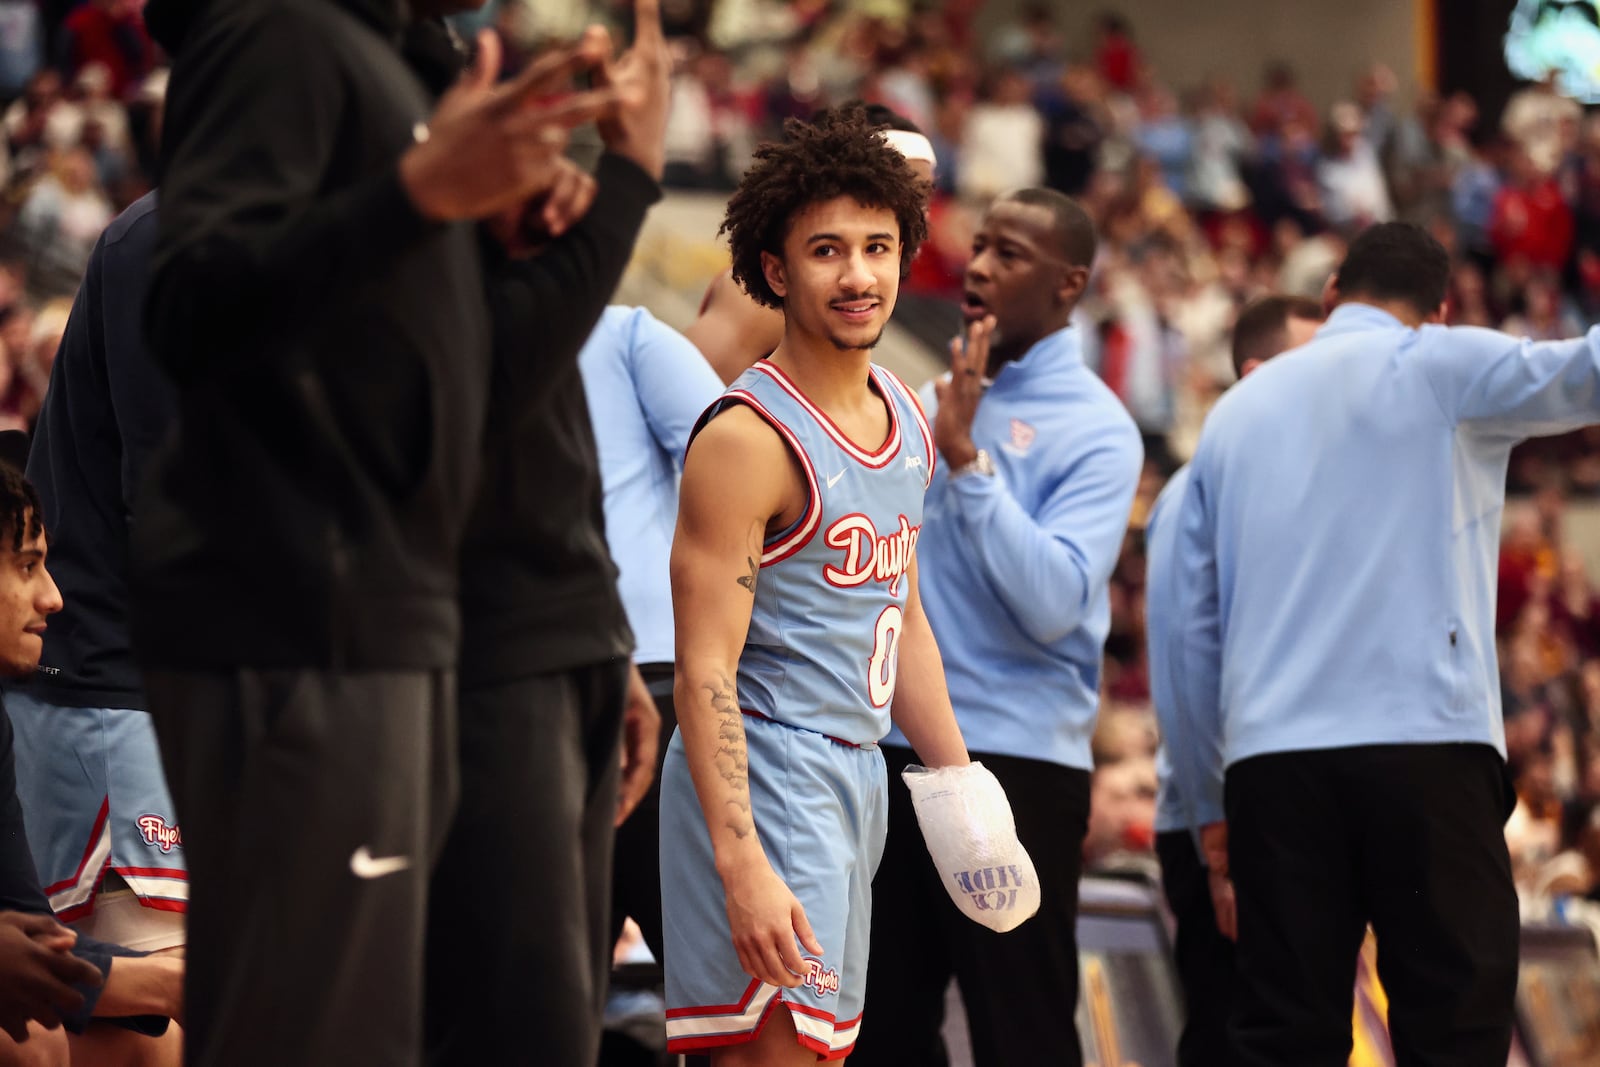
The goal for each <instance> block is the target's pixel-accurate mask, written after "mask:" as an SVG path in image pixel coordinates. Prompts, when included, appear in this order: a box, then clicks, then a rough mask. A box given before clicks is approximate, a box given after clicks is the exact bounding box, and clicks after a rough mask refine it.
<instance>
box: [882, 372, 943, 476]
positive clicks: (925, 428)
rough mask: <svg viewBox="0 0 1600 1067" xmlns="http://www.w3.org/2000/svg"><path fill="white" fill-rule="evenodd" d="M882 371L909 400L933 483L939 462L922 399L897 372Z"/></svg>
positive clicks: (937, 451)
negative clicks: (920, 433)
mask: <svg viewBox="0 0 1600 1067" xmlns="http://www.w3.org/2000/svg"><path fill="white" fill-rule="evenodd" d="M883 373H884V375H885V376H887V377H888V379H889V381H890V382H891V383H893V385H894V386H895V388H897V389H899V390H900V395H901V396H903V397H905V398H906V399H907V400H908V401H910V402H911V414H912V415H914V416H916V419H917V429H919V430H921V431H922V446H923V448H925V449H926V450H927V453H928V477H927V481H928V484H930V485H931V484H932V483H933V468H934V465H935V464H937V463H938V462H939V450H938V449H936V448H934V447H933V429H932V427H930V426H929V425H928V413H927V412H926V411H923V410H922V401H921V400H919V399H917V394H916V393H913V392H912V391H911V390H910V388H909V387H907V385H906V383H905V382H903V381H901V380H900V376H899V375H898V374H896V373H895V372H894V371H892V370H886V371H884V372H883Z"/></svg>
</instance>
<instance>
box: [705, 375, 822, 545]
mask: <svg viewBox="0 0 1600 1067" xmlns="http://www.w3.org/2000/svg"><path fill="white" fill-rule="evenodd" d="M723 400H734V401H737V402H738V403H741V404H748V405H749V406H750V410H752V411H754V412H755V413H756V414H757V415H760V416H761V418H762V419H763V420H765V421H766V423H767V425H769V426H771V427H772V428H773V429H774V430H777V431H778V436H780V437H782V438H783V440H784V442H785V443H786V444H787V445H788V446H789V451H790V452H793V453H794V456H795V458H796V459H797V460H799V461H800V468H801V469H802V470H803V471H804V472H805V476H806V487H807V492H806V510H805V512H804V513H803V514H802V515H801V516H800V521H799V523H798V524H797V525H796V526H795V528H794V529H793V530H792V531H791V532H790V533H788V534H786V535H785V536H783V537H782V538H780V539H778V540H777V541H774V542H773V543H772V544H770V545H764V546H763V547H762V552H761V565H762V566H763V567H770V566H771V565H772V564H774V563H782V562H783V561H784V560H786V559H788V558H789V557H790V556H792V555H794V554H795V553H796V552H798V551H800V550H801V549H802V548H804V547H806V545H808V544H809V543H810V542H811V538H812V537H813V536H815V534H816V532H817V529H818V528H819V527H820V526H821V525H822V486H821V485H820V484H818V482H817V471H816V468H815V467H813V466H812V465H811V457H810V456H808V455H806V450H805V449H804V448H803V447H801V445H800V439H799V438H798V437H796V436H795V435H794V431H793V430H791V429H789V427H787V426H785V425H784V424H783V420H782V419H779V418H778V416H776V415H774V414H773V413H772V412H770V411H768V410H767V409H766V406H765V405H763V404H762V403H761V401H759V400H757V399H756V398H755V396H754V395H753V394H751V393H748V392H746V391H745V390H743V389H730V390H728V392H727V393H725V394H723Z"/></svg>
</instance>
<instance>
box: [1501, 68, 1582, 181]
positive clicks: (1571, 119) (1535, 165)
mask: <svg viewBox="0 0 1600 1067" xmlns="http://www.w3.org/2000/svg"><path fill="white" fill-rule="evenodd" d="M1582 113H1583V109H1582V108H1581V107H1579V105H1578V102H1577V101H1575V100H1573V99H1571V98H1570V97H1565V96H1562V95H1561V94H1560V93H1559V92H1557V91H1556V74H1555V72H1554V71H1551V73H1550V74H1549V75H1548V76H1547V77H1546V78H1545V79H1544V80H1543V81H1538V82H1534V83H1533V84H1532V85H1529V86H1527V87H1526V88H1524V89H1520V90H1518V91H1517V92H1515V93H1513V94H1512V96H1511V99H1510V100H1509V101H1507V103H1506V109H1505V112H1504V114H1502V115H1501V116H1500V128H1501V129H1502V130H1504V131H1505V134H1506V136H1507V137H1509V138H1511V140H1512V141H1513V142H1515V143H1516V144H1517V145H1518V146H1519V147H1520V148H1521V149H1522V151H1523V153H1524V154H1525V156H1526V157H1527V162H1528V165H1529V166H1530V167H1531V168H1532V171H1533V174H1534V175H1535V176H1537V177H1541V178H1547V177H1550V176H1551V175H1553V174H1555V172H1556V168H1557V167H1559V166H1560V165H1561V163H1562V160H1563V159H1564V158H1565V156H1566V153H1567V151H1568V149H1569V148H1570V147H1571V146H1570V145H1569V144H1568V143H1567V142H1568V139H1569V137H1570V136H1571V132H1570V131H1571V126H1572V124H1573V123H1575V122H1577V121H1578V118H1579V117H1580V116H1581V115H1582Z"/></svg>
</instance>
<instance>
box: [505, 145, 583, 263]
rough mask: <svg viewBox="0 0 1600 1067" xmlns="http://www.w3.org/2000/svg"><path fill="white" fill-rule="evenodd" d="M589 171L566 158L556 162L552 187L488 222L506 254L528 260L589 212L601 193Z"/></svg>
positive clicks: (513, 206) (509, 208) (507, 209)
mask: <svg viewBox="0 0 1600 1067" xmlns="http://www.w3.org/2000/svg"><path fill="white" fill-rule="evenodd" d="M598 188H599V187H598V186H597V185H596V184H595V180H594V178H593V177H592V176H591V175H590V174H589V172H588V171H586V170H584V169H583V168H582V167H580V166H578V165H577V164H576V163H574V162H573V161H572V160H570V159H567V158H566V157H565V156H563V157H562V158H560V159H558V160H556V162H555V177H554V178H553V179H552V180H551V182H550V188H549V189H547V190H545V192H544V193H542V194H541V195H539V196H536V197H534V198H533V200H532V201H530V202H529V203H527V204H514V205H512V206H511V207H508V208H505V209H504V210H502V211H501V212H500V213H499V214H497V215H495V216H494V217H493V218H491V219H489V220H488V221H487V222H485V223H484V229H485V230H486V231H487V232H488V233H489V234H490V236H492V237H494V238H495V240H497V241H499V242H500V244H501V245H502V246H503V247H504V248H505V250H506V254H507V255H510V256H512V257H515V258H524V257H527V256H531V255H533V254H534V253H535V252H537V251H538V250H539V248H540V246H542V245H544V244H545V243H546V242H548V241H551V240H554V239H555V238H557V237H560V236H561V235H562V234H564V233H566V232H567V231H568V230H570V229H571V228H572V227H573V226H575V225H577V223H578V220H579V219H581V218H583V216H584V215H586V214H588V213H589V207H590V205H592V204H593V203H594V197H595V193H596V191H597V190H598Z"/></svg>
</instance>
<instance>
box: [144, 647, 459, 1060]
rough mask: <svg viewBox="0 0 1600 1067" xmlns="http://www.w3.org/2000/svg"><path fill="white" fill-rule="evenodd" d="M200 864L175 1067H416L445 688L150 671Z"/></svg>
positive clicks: (440, 682) (368, 677) (189, 849)
mask: <svg viewBox="0 0 1600 1067" xmlns="http://www.w3.org/2000/svg"><path fill="white" fill-rule="evenodd" d="M145 688H146V692H147V694H148V697H149V701H150V713H151V715H152V717H153V718H154V722H155V727H156V734H157V736H158V738H159V739H160V742H161V758H162V763H163V765H164V766H165V769H166V773H167V782H168V784H169V786H170V787H171V789H172V797H173V802H174V805H175V807H176V808H177V810H178V813H179V817H180V820H181V824H182V827H183V848H184V854H185V857H186V858H187V860H188V864H189V887H190V900H189V941H188V947H187V949H186V956H187V975H186V984H185V990H184V998H185V1003H186V1007H187V1012H188V1015H187V1019H186V1020H185V1024H184V1026H185V1034H184V1061H185V1063H187V1064H189V1065H190V1067H254V1065H257V1064H259V1065H262V1067H268V1065H272V1067H276V1065H280V1064H286V1063H293V1064H297V1065H302V1067H321V1065H328V1067H345V1065H348V1064H352V1063H383V1064H394V1065H397V1067H406V1065H414V1064H417V1063H419V1062H420V1061H421V1048H422V997H423V973H422V957H423V937H424V922H423V913H424V907H425V901H426V898H427V890H428V875H429V872H430V871H431V870H432V868H433V859H434V857H435V856H437V855H438V847H439V842H440V841H441V840H442V838H443V835H444V830H445V828H446V826H447V825H448V822H449V814H450V808H451V806H452V804H453V803H454V799H455V796H454V788H455V778H454V775H455V752H454V747H453V741H454V712H455V699H456V683H455V679H454V677H453V676H452V675H450V674H448V673H443V672H438V673H431V674H430V673H422V672H418V673H386V672H385V673H365V674H325V673H320V672H316V671H277V670H275V671H249V670H241V671H231V672H192V673H191V672H166V671H155V672H150V673H149V674H147V675H146V677H145Z"/></svg>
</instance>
